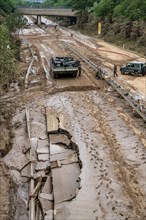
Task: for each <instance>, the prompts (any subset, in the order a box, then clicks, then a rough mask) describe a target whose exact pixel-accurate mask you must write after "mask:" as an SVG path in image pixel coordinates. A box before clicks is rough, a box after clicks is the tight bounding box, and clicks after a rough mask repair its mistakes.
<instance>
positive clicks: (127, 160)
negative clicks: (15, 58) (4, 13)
mask: <svg viewBox="0 0 146 220" xmlns="http://www.w3.org/2000/svg"><path fill="white" fill-rule="evenodd" d="M29 22H30V23H31V25H30V27H27V28H26V29H24V30H21V31H20V32H19V37H20V38H21V40H22V48H21V49H22V53H21V59H22V60H23V62H22V63H21V68H22V72H23V74H22V75H21V77H22V80H23V81H25V82H26V81H27V86H24V87H25V88H24V89H23V90H21V88H19V89H20V90H19V91H18V90H17V91H12V90H11V91H9V92H10V93H7V94H6V95H5V96H4V97H3V100H4V101H5V105H4V106H5V109H6V108H9V110H10V111H11V110H12V109H13V111H12V113H11V117H9V118H8V117H6V115H5V112H4V110H3V116H4V117H3V121H4V122H5V123H6V121H7V127H6V131H7V135H6V133H4V132H3V136H5V139H4V138H3V143H4V144H3V145H5V146H6V147H7V148H8V149H7V151H6V150H3V151H2V152H1V151H0V153H1V156H2V159H1V161H0V162H1V171H2V172H1V173H2V175H1V183H2V184H1V194H0V195H1V198H2V199H1V201H3V202H2V203H1V204H2V205H1V209H2V210H3V211H2V212H1V219H14V220H28V219H31V220H42V219H43V220H89V219H90V220H144V219H145V218H146V213H145V210H146V203H145V195H146V187H145V184H146V172H145V171H146V140H145V124H144V121H143V120H142V119H141V118H138V115H137V114H136V113H135V112H134V111H133V110H132V108H131V107H130V106H129V105H128V104H127V103H126V102H125V100H123V99H122V98H121V97H120V96H119V95H118V93H117V92H115V91H114V90H113V89H112V88H111V87H110V86H109V85H107V84H106V83H105V82H104V81H103V80H97V79H96V78H95V75H96V73H95V71H94V70H93V69H92V68H90V67H89V66H88V65H87V64H86V63H84V62H83V61H82V62H81V64H82V74H81V76H80V77H79V76H77V77H76V78H58V79H52V78H51V76H50V69H49V61H50V58H51V57H52V56H73V57H74V58H77V57H75V55H74V54H72V52H71V51H70V50H68V49H67V48H65V47H64V44H63V42H67V43H69V44H71V46H72V47H74V48H76V49H78V50H79V51H80V53H82V54H83V55H85V56H86V57H89V58H90V59H91V60H93V61H94V62H95V63H96V64H97V65H98V66H100V65H102V62H103V59H104V58H103V56H104V55H105V54H106V53H107V51H104V49H103V48H102V47H101V50H102V49H103V56H102V55H100V56H97V55H98V53H97V54H96V51H95V50H96V49H97V48H98V47H99V45H98V44H97V43H96V42H95V39H93V40H89V38H88V37H84V36H83V35H81V34H79V33H76V34H75V33H74V36H73V38H71V35H70V33H72V31H67V30H65V29H58V30H57V31H56V29H54V27H52V23H51V25H50V26H48V27H46V29H40V28H38V27H37V28H36V26H35V25H33V23H32V22H31V20H29ZM49 24H50V23H49ZM49 24H47V25H49ZM100 43H101V45H102V42H100ZM83 45H84V46H83ZM102 46H103V45H102ZM117 50H118V49H117ZM93 51H94V52H93ZM118 52H119V51H118ZM129 56H130V58H129V59H131V58H132V57H131V56H132V54H130V55H129ZM109 58H110V57H109V55H108V56H107V57H105V60H106V61H105V62H106V65H105V66H104V70H105V71H106V72H107V73H108V74H109V76H111V75H112V71H111V66H112V65H113V62H115V59H116V56H114V57H113V59H114V60H113V61H110V60H109ZM134 58H138V56H137V55H133V59H134ZM119 59H120V58H118V62H120V61H119ZM124 59H125V55H121V62H123V60H124ZM32 60H33V62H32ZM30 64H31V65H30ZM110 65H111V66H110ZM26 66H27V68H26ZM107 67H109V69H108V68H107ZM28 69H29V70H30V71H28ZM26 72H27V73H29V72H30V74H26ZM26 75H27V76H28V77H27V80H26ZM124 77H126V76H124ZM118 80H120V77H119V79H118ZM123 80H124V78H123ZM17 89H18V88H17ZM21 91H22V93H21ZM8 121H10V123H8ZM8 127H9V128H8ZM1 128H2V130H4V126H3V127H1ZM9 129H10V131H9ZM2 130H1V131H2ZM7 136H8V137H7ZM5 151H6V152H5ZM7 189H8V190H7Z"/></svg>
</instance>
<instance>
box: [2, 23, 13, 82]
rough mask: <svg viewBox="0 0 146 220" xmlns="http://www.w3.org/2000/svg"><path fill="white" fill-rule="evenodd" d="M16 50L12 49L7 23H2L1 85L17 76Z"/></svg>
mask: <svg viewBox="0 0 146 220" xmlns="http://www.w3.org/2000/svg"><path fill="white" fill-rule="evenodd" d="M16 75H17V71H16V59H15V50H14V49H11V42H10V39H9V31H8V28H7V25H6V24H2V25H0V86H3V85H5V84H7V83H8V82H10V81H12V80H14V79H15V78H16Z"/></svg>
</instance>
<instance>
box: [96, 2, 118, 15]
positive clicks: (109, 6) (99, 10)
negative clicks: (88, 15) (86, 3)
mask: <svg viewBox="0 0 146 220" xmlns="http://www.w3.org/2000/svg"><path fill="white" fill-rule="evenodd" d="M113 9H114V0H101V1H100V2H99V3H98V4H97V5H96V7H95V14H96V17H102V18H104V17H106V16H107V15H109V14H112V13H113Z"/></svg>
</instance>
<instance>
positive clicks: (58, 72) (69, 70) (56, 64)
mask: <svg viewBox="0 0 146 220" xmlns="http://www.w3.org/2000/svg"><path fill="white" fill-rule="evenodd" d="M50 74H51V76H52V78H57V77H59V76H73V77H76V76H77V75H78V74H79V75H80V74H81V64H80V61H79V60H74V59H73V57H53V58H51V59H50Z"/></svg>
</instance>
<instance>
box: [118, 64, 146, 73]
mask: <svg viewBox="0 0 146 220" xmlns="http://www.w3.org/2000/svg"><path fill="white" fill-rule="evenodd" d="M120 71H121V73H122V74H126V73H127V74H131V75H135V76H139V75H143V76H144V75H145V74H146V63H145V62H136V61H133V62H129V63H127V65H126V66H121V67H120Z"/></svg>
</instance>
